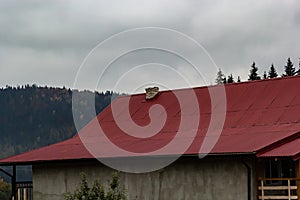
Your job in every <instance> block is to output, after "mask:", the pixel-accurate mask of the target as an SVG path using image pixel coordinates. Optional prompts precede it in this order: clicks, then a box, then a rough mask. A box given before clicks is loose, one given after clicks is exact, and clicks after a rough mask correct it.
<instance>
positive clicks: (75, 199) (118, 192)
mask: <svg viewBox="0 0 300 200" xmlns="http://www.w3.org/2000/svg"><path fill="white" fill-rule="evenodd" d="M126 199H127V197H126V194H125V191H124V189H121V188H120V175H119V173H114V174H113V175H112V180H110V182H109V187H108V188H105V186H104V185H103V184H101V181H100V179H96V180H95V181H94V182H93V184H92V186H91V187H89V184H88V181H87V178H86V175H85V174H84V173H82V174H81V182H80V185H79V187H77V188H76V190H75V191H74V192H73V193H67V194H66V195H65V200H126Z"/></svg>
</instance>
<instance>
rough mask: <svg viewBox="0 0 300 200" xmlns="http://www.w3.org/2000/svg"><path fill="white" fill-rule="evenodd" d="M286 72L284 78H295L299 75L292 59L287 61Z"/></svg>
mask: <svg viewBox="0 0 300 200" xmlns="http://www.w3.org/2000/svg"><path fill="white" fill-rule="evenodd" d="M284 72H285V73H284V74H282V76H294V75H296V73H297V72H296V68H295V67H294V64H293V63H292V61H291V59H290V58H288V59H287V62H286V65H285V66H284Z"/></svg>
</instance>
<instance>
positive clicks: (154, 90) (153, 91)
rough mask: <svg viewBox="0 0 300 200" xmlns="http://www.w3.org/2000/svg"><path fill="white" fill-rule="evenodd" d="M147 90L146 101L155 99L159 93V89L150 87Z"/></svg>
mask: <svg viewBox="0 0 300 200" xmlns="http://www.w3.org/2000/svg"><path fill="white" fill-rule="evenodd" d="M145 90H146V100H150V99H153V98H154V97H155V96H156V95H157V94H158V92H159V88H158V87H149V88H146V89H145Z"/></svg>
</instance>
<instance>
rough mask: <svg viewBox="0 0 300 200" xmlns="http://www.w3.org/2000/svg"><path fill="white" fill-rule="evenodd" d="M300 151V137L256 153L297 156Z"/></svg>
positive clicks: (272, 155)
mask: <svg viewBox="0 0 300 200" xmlns="http://www.w3.org/2000/svg"><path fill="white" fill-rule="evenodd" d="M299 153H300V138H298V139H296V140H294V141H291V142H288V143H286V144H283V145H281V146H279V147H276V148H274V149H272V150H270V151H267V152H265V153H262V154H260V155H258V157H280V156H281V157H282V156H293V157H294V158H296V157H295V156H297V155H298V154H299ZM296 159H297V158H296Z"/></svg>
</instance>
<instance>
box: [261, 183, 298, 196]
mask: <svg viewBox="0 0 300 200" xmlns="http://www.w3.org/2000/svg"><path fill="white" fill-rule="evenodd" d="M298 181H300V179H297V178H260V179H259V183H258V185H259V186H258V192H259V194H258V199H263V200H264V199H288V200H291V199H298V194H297V189H298V187H297V185H298ZM271 182H273V183H272V184H271ZM274 182H276V183H275V184H274Z"/></svg>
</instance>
